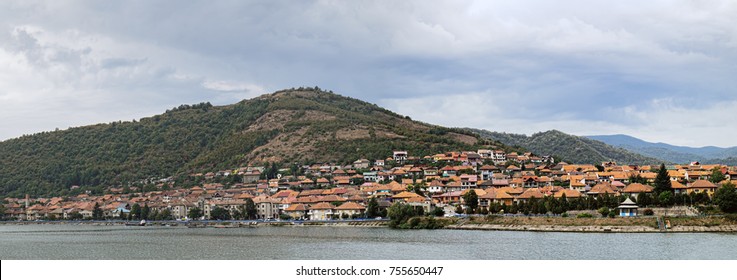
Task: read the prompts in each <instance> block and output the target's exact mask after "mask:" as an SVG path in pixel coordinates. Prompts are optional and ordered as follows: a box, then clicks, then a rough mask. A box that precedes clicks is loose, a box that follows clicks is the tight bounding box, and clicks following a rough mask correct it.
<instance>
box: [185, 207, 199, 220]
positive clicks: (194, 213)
mask: <svg viewBox="0 0 737 280" xmlns="http://www.w3.org/2000/svg"><path fill="white" fill-rule="evenodd" d="M202 215H203V214H202V209H200V208H199V207H192V208H189V212H188V213H187V217H188V218H190V219H192V220H197V219H199V218H202Z"/></svg>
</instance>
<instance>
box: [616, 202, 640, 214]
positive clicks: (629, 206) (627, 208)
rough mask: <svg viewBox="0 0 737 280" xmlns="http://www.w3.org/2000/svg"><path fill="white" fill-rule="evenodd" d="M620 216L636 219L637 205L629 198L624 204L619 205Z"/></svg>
mask: <svg viewBox="0 0 737 280" xmlns="http://www.w3.org/2000/svg"><path fill="white" fill-rule="evenodd" d="M617 208H619V216H620V217H635V216H637V204H636V203H634V202H632V200H630V198H629V197H628V198H627V199H626V200H625V201H624V202H622V203H621V204H619V207H617Z"/></svg>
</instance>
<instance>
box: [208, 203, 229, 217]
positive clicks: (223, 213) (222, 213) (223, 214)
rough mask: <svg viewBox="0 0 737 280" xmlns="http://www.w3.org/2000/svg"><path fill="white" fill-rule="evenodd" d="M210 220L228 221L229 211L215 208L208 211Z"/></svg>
mask: <svg viewBox="0 0 737 280" xmlns="http://www.w3.org/2000/svg"><path fill="white" fill-rule="evenodd" d="M210 218H211V219H215V220H230V211H228V210H227V209H224V208H220V207H217V206H215V208H213V209H212V210H211V211H210Z"/></svg>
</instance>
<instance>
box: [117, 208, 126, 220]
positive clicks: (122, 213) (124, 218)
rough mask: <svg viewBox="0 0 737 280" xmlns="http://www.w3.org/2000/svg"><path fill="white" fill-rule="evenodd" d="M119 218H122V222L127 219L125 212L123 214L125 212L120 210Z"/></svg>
mask: <svg viewBox="0 0 737 280" xmlns="http://www.w3.org/2000/svg"><path fill="white" fill-rule="evenodd" d="M118 218H120V219H121V220H126V219H127V216H126V215H125V212H123V210H120V214H118Z"/></svg>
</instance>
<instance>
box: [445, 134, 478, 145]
mask: <svg viewBox="0 0 737 280" xmlns="http://www.w3.org/2000/svg"><path fill="white" fill-rule="evenodd" d="M447 135H448V137H453V139H454V140H456V141H460V142H461V143H466V144H469V145H474V144H476V142H478V139H476V137H473V136H471V135H465V134H459V133H455V132H450V133H448V134H447Z"/></svg>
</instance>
